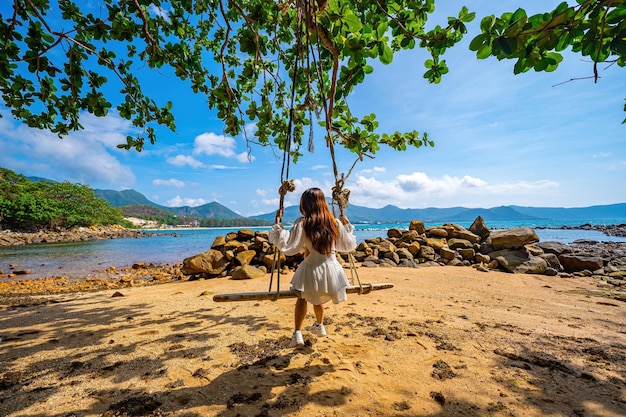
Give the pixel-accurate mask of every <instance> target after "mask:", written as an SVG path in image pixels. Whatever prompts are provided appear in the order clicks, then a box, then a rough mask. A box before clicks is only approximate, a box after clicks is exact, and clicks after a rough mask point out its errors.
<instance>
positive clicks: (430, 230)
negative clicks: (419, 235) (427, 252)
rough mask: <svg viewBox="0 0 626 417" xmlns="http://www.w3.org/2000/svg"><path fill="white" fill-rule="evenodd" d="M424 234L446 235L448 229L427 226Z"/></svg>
mask: <svg viewBox="0 0 626 417" xmlns="http://www.w3.org/2000/svg"><path fill="white" fill-rule="evenodd" d="M426 236H428V237H435V238H436V237H443V238H446V237H448V231H447V230H446V229H445V228H443V227H429V228H428V229H426Z"/></svg>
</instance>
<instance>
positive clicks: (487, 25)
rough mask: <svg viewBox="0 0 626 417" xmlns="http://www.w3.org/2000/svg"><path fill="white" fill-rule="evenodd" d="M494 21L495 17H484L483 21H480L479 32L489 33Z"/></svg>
mask: <svg viewBox="0 0 626 417" xmlns="http://www.w3.org/2000/svg"><path fill="white" fill-rule="evenodd" d="M494 20H495V16H493V15H491V16H485V17H483V20H481V21H480V30H482V31H483V32H489V30H490V29H491V26H493V22H494Z"/></svg>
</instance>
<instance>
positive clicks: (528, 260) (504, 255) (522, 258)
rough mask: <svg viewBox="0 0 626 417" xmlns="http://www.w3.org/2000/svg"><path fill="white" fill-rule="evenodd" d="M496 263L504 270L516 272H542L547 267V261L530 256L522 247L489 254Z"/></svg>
mask: <svg viewBox="0 0 626 417" xmlns="http://www.w3.org/2000/svg"><path fill="white" fill-rule="evenodd" d="M491 257H492V258H494V259H495V260H497V261H498V265H499V266H500V267H502V269H504V270H505V271H508V272H512V273H516V274H543V273H544V272H545V270H546V268H547V267H548V264H547V262H546V261H545V260H544V259H542V258H540V257H538V256H532V255H530V254H529V253H528V252H526V251H525V250H523V249H516V250H501V251H498V252H494V253H492V254H491Z"/></svg>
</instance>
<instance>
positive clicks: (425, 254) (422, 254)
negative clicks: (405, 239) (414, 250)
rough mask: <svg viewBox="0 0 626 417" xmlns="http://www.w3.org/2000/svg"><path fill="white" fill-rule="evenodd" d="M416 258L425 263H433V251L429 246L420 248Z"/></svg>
mask: <svg viewBox="0 0 626 417" xmlns="http://www.w3.org/2000/svg"><path fill="white" fill-rule="evenodd" d="M417 256H418V257H419V258H422V259H424V260H426V261H434V260H435V249H433V248H432V247H431V246H422V247H421V248H420V251H419V253H418V255H417Z"/></svg>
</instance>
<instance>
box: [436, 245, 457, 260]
mask: <svg viewBox="0 0 626 417" xmlns="http://www.w3.org/2000/svg"><path fill="white" fill-rule="evenodd" d="M439 256H441V257H442V258H443V259H445V260H448V261H451V260H452V259H454V257H455V256H456V251H455V250H452V249H450V248H441V249H440V250H439Z"/></svg>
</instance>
